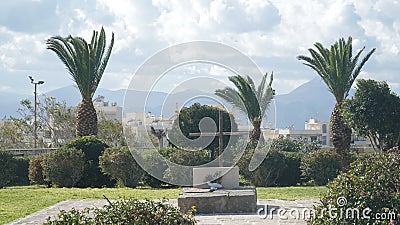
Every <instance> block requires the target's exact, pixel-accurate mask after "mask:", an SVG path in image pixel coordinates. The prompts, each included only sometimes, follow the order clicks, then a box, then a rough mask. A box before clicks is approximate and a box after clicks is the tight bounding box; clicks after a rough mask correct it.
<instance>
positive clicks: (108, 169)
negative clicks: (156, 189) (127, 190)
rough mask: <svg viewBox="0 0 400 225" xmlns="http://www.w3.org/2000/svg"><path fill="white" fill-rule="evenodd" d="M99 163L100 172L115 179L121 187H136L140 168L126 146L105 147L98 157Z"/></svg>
mask: <svg viewBox="0 0 400 225" xmlns="http://www.w3.org/2000/svg"><path fill="white" fill-rule="evenodd" d="M99 163H100V168H101V170H102V172H103V173H105V174H107V175H109V176H110V177H112V178H113V179H115V180H117V184H118V185H119V186H122V187H132V188H134V187H136V186H137V185H138V182H139V181H140V179H141V178H142V176H143V170H142V168H141V167H140V166H139V165H138V164H137V163H136V160H135V159H134V158H133V156H132V154H131V152H130V151H129V149H128V147H126V146H124V147H121V148H107V149H106V150H105V151H104V153H103V155H101V156H100V157H99Z"/></svg>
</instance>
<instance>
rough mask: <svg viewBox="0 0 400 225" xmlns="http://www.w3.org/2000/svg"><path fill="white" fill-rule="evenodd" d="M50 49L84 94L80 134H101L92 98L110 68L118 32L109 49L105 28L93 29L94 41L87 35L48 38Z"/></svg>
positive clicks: (78, 117)
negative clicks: (109, 64) (81, 36)
mask: <svg viewBox="0 0 400 225" xmlns="http://www.w3.org/2000/svg"><path fill="white" fill-rule="evenodd" d="M46 44H47V49H50V50H52V51H54V52H55V53H56V54H57V56H58V57H59V58H60V60H61V61H62V62H63V63H64V65H65V67H66V69H67V71H68V73H69V74H70V75H71V76H72V79H73V80H74V81H75V83H76V85H77V86H78V89H79V92H80V93H81V96H82V102H81V103H80V105H79V108H78V116H77V120H76V135H77V136H78V137H80V136H87V135H97V114H96V110H95V109H94V106H93V102H92V98H93V95H94V93H95V92H96V89H97V86H98V85H99V83H100V80H101V77H102V76H103V73H104V70H105V69H106V66H107V63H108V60H109V58H110V55H111V50H112V48H113V45H114V33H112V38H111V43H110V45H109V47H108V49H107V51H105V48H106V34H105V32H104V29H103V27H102V28H101V31H100V33H99V32H98V31H93V36H92V40H91V42H90V43H87V42H86V41H85V40H84V39H83V38H80V37H72V36H71V35H70V36H68V37H66V38H63V37H61V36H55V37H51V38H49V39H48V40H47V42H46Z"/></svg>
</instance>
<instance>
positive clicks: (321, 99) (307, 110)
mask: <svg viewBox="0 0 400 225" xmlns="http://www.w3.org/2000/svg"><path fill="white" fill-rule="evenodd" d="M276 106H277V107H276V108H277V109H276V110H277V127H279V128H285V127H288V126H291V125H294V126H295V128H296V129H303V128H304V122H305V121H307V120H308V119H309V118H310V117H313V118H317V119H319V120H323V121H328V120H329V118H330V114H331V112H332V109H333V107H334V106H335V99H334V97H333V96H332V94H331V93H330V92H329V90H328V87H327V86H326V85H325V83H323V81H322V80H321V78H319V77H316V78H314V79H312V80H311V81H309V82H307V83H305V84H303V85H300V86H299V87H298V88H296V89H295V90H293V91H292V92H290V93H289V94H285V95H277V96H276Z"/></svg>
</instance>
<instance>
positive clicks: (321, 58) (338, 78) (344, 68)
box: [297, 37, 375, 170]
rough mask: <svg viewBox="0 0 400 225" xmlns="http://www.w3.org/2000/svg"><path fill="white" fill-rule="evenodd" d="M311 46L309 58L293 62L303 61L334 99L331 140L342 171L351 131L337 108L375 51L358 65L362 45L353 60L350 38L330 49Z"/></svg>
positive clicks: (305, 57)
mask: <svg viewBox="0 0 400 225" xmlns="http://www.w3.org/2000/svg"><path fill="white" fill-rule="evenodd" d="M314 46H315V47H316V48H317V51H316V50H314V49H308V51H309V52H310V54H311V57H307V56H303V55H300V56H298V57H297V59H298V60H303V61H305V63H304V65H306V66H309V67H311V68H312V69H313V70H315V71H316V72H317V73H318V75H319V76H320V77H321V78H322V80H323V81H324V82H325V84H326V85H327V86H328V88H329V90H330V92H331V93H332V94H333V96H334V97H335V99H336V104H335V107H334V108H333V111H332V114H331V119H330V127H331V130H330V132H331V140H332V144H333V146H334V149H335V151H336V152H337V153H338V154H339V155H340V156H341V161H342V165H343V168H344V169H345V170H346V169H347V168H348V166H349V163H350V155H349V148H350V139H351V129H350V128H349V127H348V125H346V124H345V123H344V121H343V117H342V115H341V105H342V102H343V101H344V99H346V97H347V96H348V94H349V90H350V88H351V86H352V85H353V83H354V81H355V80H356V78H357V76H358V75H359V74H360V72H361V69H362V67H363V66H364V64H365V63H366V62H367V61H368V59H369V58H370V57H371V55H372V53H374V52H375V48H374V49H372V50H371V51H370V52H368V54H367V55H366V56H365V57H364V58H363V59H362V60H361V62H358V60H359V58H360V55H361V53H362V52H363V51H364V49H365V46H364V47H363V48H362V49H361V50H359V51H358V52H357V54H356V55H355V56H354V57H353V53H352V52H353V51H352V38H351V37H349V38H348V40H347V42H346V41H345V40H344V38H340V39H339V41H337V42H336V43H335V44H334V45H332V46H331V48H330V50H329V49H327V48H324V47H323V46H322V44H321V43H318V42H317V43H315V44H314Z"/></svg>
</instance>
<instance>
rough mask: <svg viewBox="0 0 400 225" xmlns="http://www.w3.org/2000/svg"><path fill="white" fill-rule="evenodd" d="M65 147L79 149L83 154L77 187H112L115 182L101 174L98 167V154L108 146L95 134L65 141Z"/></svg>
mask: <svg viewBox="0 0 400 225" xmlns="http://www.w3.org/2000/svg"><path fill="white" fill-rule="evenodd" d="M65 146H66V147H67V148H75V149H78V150H81V151H82V152H83V153H84V155H85V169H84V172H83V176H82V179H81V180H80V181H79V183H78V184H77V186H78V187H104V186H108V187H112V186H114V185H115V182H113V180H112V179H111V178H110V177H108V176H107V175H105V174H103V173H102V172H101V171H100V167H99V156H100V155H102V154H103V152H104V149H106V148H108V147H109V146H108V145H107V144H106V143H104V142H103V141H102V140H100V139H98V138H96V137H95V136H85V137H79V138H76V139H73V140H71V141H70V142H68V143H66V144H65Z"/></svg>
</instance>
